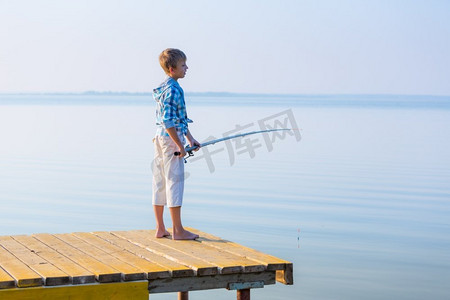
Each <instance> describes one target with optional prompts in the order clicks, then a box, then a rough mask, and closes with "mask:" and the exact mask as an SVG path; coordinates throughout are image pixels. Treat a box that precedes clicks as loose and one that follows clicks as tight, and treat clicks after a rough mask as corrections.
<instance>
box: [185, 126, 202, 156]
mask: <svg viewBox="0 0 450 300" xmlns="http://www.w3.org/2000/svg"><path fill="white" fill-rule="evenodd" d="M186 138H187V140H188V141H189V146H191V147H194V146H198V148H197V149H195V150H194V151H198V150H199V149H200V143H199V142H197V140H196V139H194V137H193V136H192V134H191V132H190V131H189V129H188V131H187V133H186Z"/></svg>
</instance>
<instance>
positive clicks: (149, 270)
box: [74, 232, 170, 279]
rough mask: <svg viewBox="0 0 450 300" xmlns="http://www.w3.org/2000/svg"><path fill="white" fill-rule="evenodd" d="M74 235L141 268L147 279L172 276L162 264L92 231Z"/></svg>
mask: <svg viewBox="0 0 450 300" xmlns="http://www.w3.org/2000/svg"><path fill="white" fill-rule="evenodd" d="M74 235H75V236H76V237H78V238H80V239H82V240H83V241H85V242H86V243H89V244H90V245H92V246H94V247H97V248H100V249H102V250H103V251H105V252H106V253H108V254H110V255H112V256H114V257H115V258H117V259H119V260H121V261H124V262H127V263H128V264H130V265H132V266H134V267H136V268H137V269H139V270H140V271H141V272H145V275H146V276H145V278H146V279H156V278H167V277H170V272H169V271H168V270H167V269H165V268H163V267H161V266H160V265H158V264H155V263H151V262H149V261H148V260H145V259H143V258H141V257H139V256H137V255H135V254H132V253H130V252H128V251H127V250H125V249H123V248H121V247H118V246H116V245H113V244H111V243H109V242H107V241H105V240H103V239H101V238H100V237H98V236H96V235H94V234H92V233H88V232H77V233H74Z"/></svg>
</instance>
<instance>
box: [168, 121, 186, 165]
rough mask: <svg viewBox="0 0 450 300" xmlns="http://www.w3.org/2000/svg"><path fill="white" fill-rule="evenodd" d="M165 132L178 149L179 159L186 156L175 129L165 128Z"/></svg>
mask: <svg viewBox="0 0 450 300" xmlns="http://www.w3.org/2000/svg"><path fill="white" fill-rule="evenodd" d="M166 132H167V133H168V134H169V136H170V138H171V139H172V141H173V142H174V143H175V144H176V145H177V146H178V148H179V149H180V157H181V158H183V157H184V156H185V155H186V150H184V145H183V143H181V140H180V138H179V137H178V133H177V130H176V129H175V127H170V128H166Z"/></svg>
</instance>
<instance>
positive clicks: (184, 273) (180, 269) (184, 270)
mask: <svg viewBox="0 0 450 300" xmlns="http://www.w3.org/2000/svg"><path fill="white" fill-rule="evenodd" d="M93 234H95V235H96V236H98V237H100V238H102V239H104V240H105V241H107V242H109V243H111V244H113V245H116V246H118V247H121V248H123V249H125V250H127V251H128V252H131V253H133V254H135V255H137V256H139V257H141V258H143V259H146V260H148V261H149V262H152V263H155V264H158V265H160V266H161V267H163V268H164V269H166V270H168V271H169V272H170V274H171V275H172V277H188V276H194V275H195V274H194V270H192V269H190V268H189V267H187V266H185V265H182V264H179V263H177V262H174V261H171V260H168V259H166V258H164V257H162V256H159V255H157V254H155V253H153V252H150V251H148V250H146V249H144V248H142V247H139V246H137V245H135V244H133V243H130V242H129V241H128V240H126V239H122V238H120V237H118V236H115V235H112V234H111V233H110V232H104V231H102V232H94V233H93Z"/></svg>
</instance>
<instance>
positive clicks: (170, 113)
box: [161, 88, 181, 129]
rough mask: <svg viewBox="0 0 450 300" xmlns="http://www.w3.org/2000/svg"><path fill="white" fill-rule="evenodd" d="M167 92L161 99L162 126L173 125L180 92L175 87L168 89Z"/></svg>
mask: <svg viewBox="0 0 450 300" xmlns="http://www.w3.org/2000/svg"><path fill="white" fill-rule="evenodd" d="M166 93H167V94H166V95H165V97H164V99H163V102H162V104H163V109H162V120H161V121H162V123H163V125H164V128H166V129H167V128H172V127H175V122H176V121H177V119H178V116H177V108H178V103H179V101H180V97H181V94H180V92H178V91H177V90H176V89H170V88H169V89H168V90H167V92H166Z"/></svg>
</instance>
